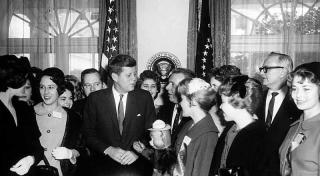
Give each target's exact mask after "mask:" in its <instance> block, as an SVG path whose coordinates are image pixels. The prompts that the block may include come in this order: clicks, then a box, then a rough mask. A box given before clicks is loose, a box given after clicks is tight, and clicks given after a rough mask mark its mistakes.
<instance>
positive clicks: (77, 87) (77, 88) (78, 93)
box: [64, 75, 84, 100]
mask: <svg viewBox="0 0 320 176" xmlns="http://www.w3.org/2000/svg"><path fill="white" fill-rule="evenodd" d="M64 78H65V81H66V82H69V83H71V84H72V86H73V88H74V89H73V90H72V92H73V94H74V95H73V97H74V99H76V100H79V99H82V97H84V95H83V93H82V88H81V82H80V81H79V79H78V78H77V77H76V76H74V75H65V77H64ZM67 88H68V87H67Z"/></svg>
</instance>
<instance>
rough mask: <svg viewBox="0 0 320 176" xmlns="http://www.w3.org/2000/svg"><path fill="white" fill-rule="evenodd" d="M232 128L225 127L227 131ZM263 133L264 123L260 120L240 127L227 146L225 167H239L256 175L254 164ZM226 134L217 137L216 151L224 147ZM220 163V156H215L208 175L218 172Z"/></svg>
mask: <svg viewBox="0 0 320 176" xmlns="http://www.w3.org/2000/svg"><path fill="white" fill-rule="evenodd" d="M232 129H233V128H225V130H227V131H229V130H232ZM265 133H266V128H265V125H264V123H263V122H261V121H260V120H257V121H254V122H252V123H251V124H249V125H247V126H246V127H244V128H242V129H241V130H240V131H239V132H238V134H237V135H236V136H235V138H234V140H233V142H232V144H231V146H230V148H229V152H228V154H227V159H226V168H236V167H240V168H241V169H242V170H244V171H245V172H246V173H247V175H250V176H256V174H257V171H256V166H257V165H258V163H257V162H258V159H259V157H260V154H259V151H260V148H261V144H262V141H263V138H264V136H265ZM226 136H227V135H225V136H221V139H219V143H218V144H217V147H216V149H215V151H216V153H217V151H221V152H222V151H223V149H224V147H225V141H226ZM216 153H215V154H216ZM220 156H221V153H220ZM220 164H221V157H220V159H217V158H215V162H212V164H211V169H210V175H217V174H218V170H219V168H220ZM258 175H259V174H258Z"/></svg>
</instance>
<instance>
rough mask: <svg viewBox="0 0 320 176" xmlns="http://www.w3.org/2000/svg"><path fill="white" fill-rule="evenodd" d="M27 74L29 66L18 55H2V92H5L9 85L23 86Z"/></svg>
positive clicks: (0, 72)
mask: <svg viewBox="0 0 320 176" xmlns="http://www.w3.org/2000/svg"><path fill="white" fill-rule="evenodd" d="M27 76H28V68H27V66H26V65H25V64H24V63H23V62H22V61H21V60H19V59H18V58H17V57H16V56H14V55H3V56H0V82H1V84H0V92H5V91H6V90H7V89H8V88H9V87H10V88H13V89H18V88H20V87H22V86H23V85H24V84H25V83H26V81H27Z"/></svg>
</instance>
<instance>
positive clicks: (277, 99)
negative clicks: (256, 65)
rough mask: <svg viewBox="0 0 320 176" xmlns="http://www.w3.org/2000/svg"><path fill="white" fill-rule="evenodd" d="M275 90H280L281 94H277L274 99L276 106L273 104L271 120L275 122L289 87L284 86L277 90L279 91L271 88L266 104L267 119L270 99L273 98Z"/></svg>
mask: <svg viewBox="0 0 320 176" xmlns="http://www.w3.org/2000/svg"><path fill="white" fill-rule="evenodd" d="M273 92H278V93H279V94H278V95H277V96H275V99H274V106H273V113H272V120H271V122H273V119H274V117H275V116H276V115H277V112H278V110H279V108H280V106H281V104H282V102H283V100H284V98H285V96H286V94H287V92H288V87H287V86H284V87H283V88H282V89H280V90H277V91H272V90H270V89H269V90H268V93H267V99H266V106H265V117H264V119H265V120H266V119H267V114H268V107H269V103H270V100H271V98H272V95H271V94H272V93H273Z"/></svg>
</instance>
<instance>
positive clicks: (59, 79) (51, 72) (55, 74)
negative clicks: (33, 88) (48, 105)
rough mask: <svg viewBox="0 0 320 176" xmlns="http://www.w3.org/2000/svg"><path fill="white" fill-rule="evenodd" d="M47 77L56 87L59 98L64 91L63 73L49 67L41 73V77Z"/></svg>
mask: <svg viewBox="0 0 320 176" xmlns="http://www.w3.org/2000/svg"><path fill="white" fill-rule="evenodd" d="M43 76H49V77H50V79H51V80H52V81H53V82H54V83H55V84H56V85H57V91H58V95H59V96H60V95H61V94H63V92H64V91H65V89H66V87H65V86H66V83H65V81H64V74H63V72H62V71H61V70H60V69H59V68H57V67H50V68H47V69H45V70H43V72H42V76H41V78H42V77H43Z"/></svg>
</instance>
